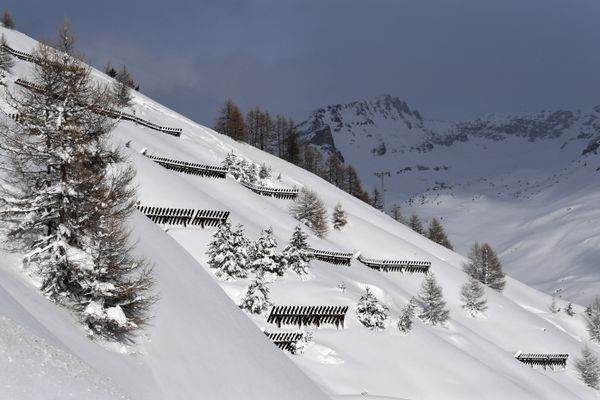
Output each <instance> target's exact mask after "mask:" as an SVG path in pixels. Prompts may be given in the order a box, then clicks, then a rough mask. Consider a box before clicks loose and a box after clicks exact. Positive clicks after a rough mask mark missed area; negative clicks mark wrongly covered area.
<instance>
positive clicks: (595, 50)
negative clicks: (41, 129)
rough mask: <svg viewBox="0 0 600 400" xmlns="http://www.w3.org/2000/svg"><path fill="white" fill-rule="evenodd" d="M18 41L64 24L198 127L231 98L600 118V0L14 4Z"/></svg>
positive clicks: (269, 103)
mask: <svg viewBox="0 0 600 400" xmlns="http://www.w3.org/2000/svg"><path fill="white" fill-rule="evenodd" d="M3 7H6V9H7V10H9V11H10V12H11V14H12V15H13V19H14V20H15V23H16V25H17V28H18V29H19V30H21V31H23V32H25V33H27V34H29V35H30V36H33V37H34V38H37V39H44V38H50V37H54V33H55V32H56V29H57V27H58V26H59V25H60V24H61V23H62V21H63V20H64V19H65V18H67V19H68V20H69V21H70V23H71V26H72V29H73V31H74V32H75V33H76V35H77V38H78V47H79V49H80V50H82V51H83V52H84V53H85V54H86V55H87V56H88V57H89V58H90V59H91V61H92V62H93V63H94V64H95V65H97V66H102V65H103V64H104V63H105V62H106V61H107V60H108V59H111V60H112V62H113V64H115V65H120V64H122V63H125V64H127V66H128V67H129V69H130V71H131V72H132V74H133V76H134V78H135V79H136V80H137V81H138V82H139V83H140V85H141V89H142V92H144V93H145V94H147V95H149V96H150V97H153V98H155V99H156V100H158V101H160V102H162V103H164V104H166V105H168V106H170V107H171V108H173V109H175V110H177V111H180V112H182V113H183V114H185V115H187V116H189V117H191V118H193V119H195V120H197V121H199V122H201V123H203V124H208V125H212V123H213V121H214V118H215V116H216V113H217V110H218V108H219V107H220V105H221V104H222V103H223V101H224V100H225V99H226V98H227V97H231V98H232V99H234V101H236V102H237V103H238V104H239V105H240V106H241V107H242V109H244V110H247V109H248V108H249V107H252V106H254V105H260V106H262V107H263V108H266V109H268V110H270V111H272V112H273V113H278V112H280V113H284V114H286V115H290V116H292V117H294V118H295V119H297V120H300V119H302V118H303V117H304V116H306V115H307V113H308V112H309V111H311V110H312V109H315V108H317V107H320V106H322V105H327V104H335V103H341V102H347V101H351V100H357V99H363V98H368V97H371V96H375V95H378V94H383V93H389V94H392V95H396V96H398V97H400V98H402V99H403V100H405V101H407V102H408V103H409V104H410V105H411V106H412V107H414V108H417V109H419V110H420V111H421V113H422V114H423V115H424V116H426V117H429V118H440V119H451V120H458V119H464V118H470V117H473V116H477V115H481V114H487V113H511V112H528V111H538V110H541V109H556V108H571V109H574V108H587V107H591V106H594V105H597V104H600V22H599V21H600V1H598V0H363V1H351V0H317V1H312V0H310V1H307V0H304V1H300V0H298V1H288V0H273V1H254V0H239V1H234V0H220V1H193V0H190V1H184V0H168V1H167V0H162V1H159V0H145V1H137V0H136V1H128V0H121V1H114V0H103V1H87V0H85V1H84V0H79V1H77V0H52V1H50V0H48V1H26V0H5V1H3Z"/></svg>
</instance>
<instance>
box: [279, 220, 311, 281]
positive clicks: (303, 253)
mask: <svg viewBox="0 0 600 400" xmlns="http://www.w3.org/2000/svg"><path fill="white" fill-rule="evenodd" d="M306 239H307V236H306V235H305V234H304V232H302V228H300V226H296V228H294V233H292V238H291V239H290V241H289V243H288V244H287V246H285V249H283V253H282V254H281V264H282V269H283V270H285V269H287V268H289V269H291V270H292V271H294V272H295V273H297V274H298V275H299V276H300V277H304V276H306V275H308V268H309V266H310V265H309V263H310V260H312V259H313V255H312V252H311V251H310V249H309V247H308V242H307V241H306Z"/></svg>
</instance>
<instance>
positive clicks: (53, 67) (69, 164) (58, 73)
mask: <svg viewBox="0 0 600 400" xmlns="http://www.w3.org/2000/svg"><path fill="white" fill-rule="evenodd" d="M73 43H74V37H73V35H72V34H71V32H70V31H69V29H68V26H66V25H65V26H64V27H63V28H61V30H60V37H59V43H58V46H57V47H58V48H60V49H63V50H65V51H66V52H67V53H65V52H61V51H58V50H56V49H54V48H51V47H49V46H46V45H40V46H39V47H38V48H37V49H36V50H35V51H34V57H35V58H36V59H37V62H36V64H35V66H34V67H33V75H32V80H33V82H34V83H35V84H36V85H38V86H39V88H40V89H39V90H33V91H31V90H28V89H24V88H23V89H19V90H18V91H17V92H15V93H9V94H7V96H8V97H7V99H6V100H7V102H8V103H9V104H10V105H11V106H12V107H13V108H14V109H15V110H16V111H17V113H18V114H19V116H20V119H19V122H18V123H12V122H11V123H9V125H8V126H6V127H3V129H0V152H1V155H0V159H1V160H2V163H3V169H4V170H5V171H6V172H7V173H6V174H5V175H4V177H3V178H4V179H3V181H2V183H1V184H0V192H1V196H0V197H1V198H2V199H1V200H0V215H1V217H2V218H1V219H2V221H3V223H2V228H3V231H4V233H5V234H6V237H7V247H9V248H10V249H11V250H13V251H18V252H21V253H23V252H24V251H27V252H28V253H27V254H26V256H25V262H26V266H27V268H28V269H29V270H30V271H31V273H32V274H35V275H36V276H38V277H39V279H40V280H41V290H42V292H43V293H44V294H45V295H46V296H47V297H48V298H50V299H51V300H53V301H56V302H59V303H62V304H65V305H68V306H70V307H72V308H73V309H75V310H76V311H79V312H80V313H81V316H82V320H83V321H84V324H85V325H86V328H87V329H88V332H89V333H90V334H91V335H102V336H107V337H111V338H115V339H124V338H125V336H126V335H127V334H128V333H130V332H132V331H134V330H135V329H137V328H139V327H140V326H141V325H142V324H143V323H144V321H145V319H146V317H147V315H148V310H149V306H150V304H151V303H152V301H153V297H152V295H150V294H149V293H150V290H151V287H152V277H151V269H150V268H148V267H147V263H146V262H145V261H144V260H141V259H136V258H134V257H133V256H132V255H131V254H132V245H131V244H130V243H129V242H128V240H126V239H127V238H128V231H127V230H126V228H125V227H124V226H125V225H124V224H125V218H126V217H127V216H128V215H129V213H130V212H131V211H132V209H133V206H134V204H135V190H134V188H133V186H132V185H131V182H132V179H133V170H132V169H131V167H130V166H128V164H127V163H126V161H125V159H124V157H123V156H122V155H121V154H120V153H119V151H118V149H117V148H116V147H114V146H112V145H111V144H110V141H109V135H110V132H111V130H112V129H113V128H114V122H113V121H111V120H109V119H108V117H106V116H103V115H101V114H96V113H95V112H94V111H93V110H95V109H98V108H101V107H105V106H106V105H107V104H108V105H110V104H111V96H110V95H109V93H108V89H107V88H105V87H102V86H99V85H97V84H95V83H94V82H93V80H92V78H91V74H90V69H89V68H88V67H87V66H85V65H83V64H82V63H81V62H80V61H78V60H77V59H76V58H74V57H72V56H71V55H70V53H72V51H73Z"/></svg>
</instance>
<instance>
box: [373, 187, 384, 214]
mask: <svg viewBox="0 0 600 400" xmlns="http://www.w3.org/2000/svg"><path fill="white" fill-rule="evenodd" d="M371 206H373V207H374V208H376V209H378V210H379V211H383V195H382V194H381V192H380V191H379V189H377V188H376V187H375V188H373V196H371Z"/></svg>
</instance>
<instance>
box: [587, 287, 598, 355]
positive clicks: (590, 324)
mask: <svg viewBox="0 0 600 400" xmlns="http://www.w3.org/2000/svg"><path fill="white" fill-rule="evenodd" d="M587 331H588V333H589V335H590V340H592V341H594V342H596V343H598V344H600V297H596V299H595V300H594V302H593V303H592V304H591V306H590V312H589V314H588V318H587Z"/></svg>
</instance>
